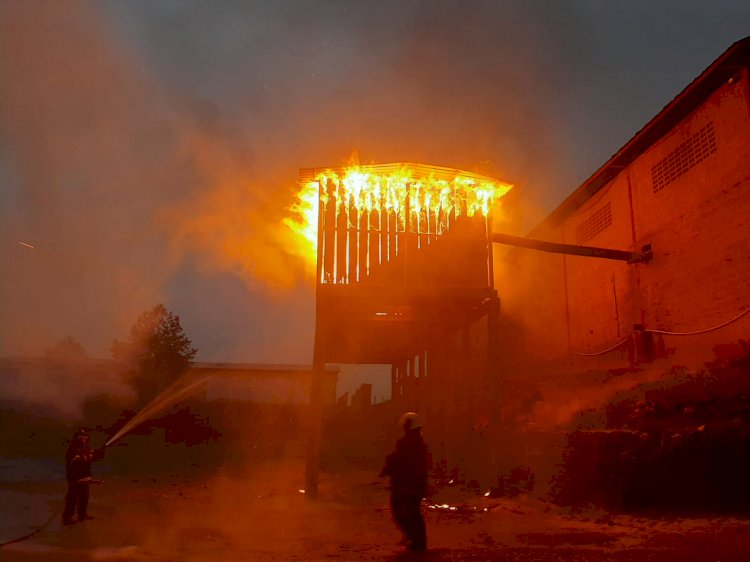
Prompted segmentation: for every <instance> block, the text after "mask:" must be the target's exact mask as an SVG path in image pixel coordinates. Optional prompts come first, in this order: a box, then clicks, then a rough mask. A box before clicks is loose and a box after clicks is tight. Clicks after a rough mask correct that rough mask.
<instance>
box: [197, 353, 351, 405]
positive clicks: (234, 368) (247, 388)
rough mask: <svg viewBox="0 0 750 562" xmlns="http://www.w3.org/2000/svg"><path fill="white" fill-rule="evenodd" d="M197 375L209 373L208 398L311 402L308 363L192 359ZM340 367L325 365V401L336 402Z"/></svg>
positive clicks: (287, 402)
mask: <svg viewBox="0 0 750 562" xmlns="http://www.w3.org/2000/svg"><path fill="white" fill-rule="evenodd" d="M190 371H191V373H192V374H194V375H196V376H207V375H210V378H209V379H208V381H207V383H206V391H205V398H206V400H208V401H217V400H238V401H243V402H255V403H260V404H309V403H310V381H311V376H312V368H311V367H310V366H309V365H264V364H255V363H202V362H197V363H193V365H192V366H191V368H190ZM338 374H339V369H338V367H335V366H329V367H328V368H326V371H325V376H324V381H323V404H325V405H333V404H335V402H336V384H337V383H338Z"/></svg>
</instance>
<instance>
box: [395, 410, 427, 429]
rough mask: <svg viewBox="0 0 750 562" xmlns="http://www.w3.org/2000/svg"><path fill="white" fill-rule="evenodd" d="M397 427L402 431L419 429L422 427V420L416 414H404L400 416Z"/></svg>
mask: <svg viewBox="0 0 750 562" xmlns="http://www.w3.org/2000/svg"><path fill="white" fill-rule="evenodd" d="M399 425H400V426H401V427H403V428H404V429H419V428H420V427H422V418H420V417H419V414H418V413H416V412H406V413H405V414H404V415H403V416H401V421H400V422H399Z"/></svg>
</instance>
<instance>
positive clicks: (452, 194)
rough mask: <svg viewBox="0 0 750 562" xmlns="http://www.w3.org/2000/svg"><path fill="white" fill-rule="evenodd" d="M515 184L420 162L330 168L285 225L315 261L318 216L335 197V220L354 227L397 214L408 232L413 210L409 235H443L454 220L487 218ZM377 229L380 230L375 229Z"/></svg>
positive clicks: (305, 190)
mask: <svg viewBox="0 0 750 562" xmlns="http://www.w3.org/2000/svg"><path fill="white" fill-rule="evenodd" d="M512 187H513V186H512V184H509V183H505V182H500V181H497V180H493V179H491V178H487V177H484V176H479V175H477V174H471V173H468V172H460V171H458V170H451V169H447V168H437V167H434V166H425V165H420V164H388V165H372V166H367V165H353V166H349V167H347V168H343V169H339V170H332V169H326V170H324V171H322V172H319V173H316V174H315V175H314V177H313V179H309V180H307V181H304V182H303V183H302V184H301V185H300V189H299V191H298V193H297V200H296V201H295V202H294V203H293V204H292V205H291V206H290V207H289V208H288V211H289V212H290V213H291V217H289V218H286V219H284V221H283V222H284V224H285V225H286V226H287V227H288V228H290V229H291V230H292V231H293V232H294V233H295V234H296V235H298V236H299V239H300V241H301V246H302V253H303V254H304V256H305V257H306V258H307V259H308V260H309V261H310V262H311V263H315V260H316V257H317V236H318V234H317V230H318V215H319V209H320V205H321V204H322V214H325V213H326V211H327V209H328V204H329V202H330V201H331V198H333V201H334V203H335V205H336V216H337V217H338V216H340V215H341V214H342V213H344V214H346V216H347V218H348V220H349V221H350V223H353V222H354V220H355V219H358V218H359V217H360V216H361V215H362V213H364V212H368V213H371V212H373V211H375V212H378V213H382V212H383V211H385V213H386V214H389V215H390V214H395V215H396V220H397V224H398V226H399V229H401V230H402V231H403V230H404V229H405V225H406V224H407V223H406V214H407V209H408V214H409V218H410V220H409V225H410V232H412V233H415V234H427V233H430V234H436V235H440V234H443V232H445V231H446V230H447V229H448V226H449V222H450V220H451V217H460V216H464V215H465V216H469V217H472V216H475V215H478V214H481V215H483V216H488V215H489V213H490V212H491V211H492V209H493V207H494V206H495V204H496V203H497V201H498V200H499V199H500V198H501V197H503V196H504V195H505V194H506V193H508V191H510V189H511V188H512ZM373 228H375V227H373Z"/></svg>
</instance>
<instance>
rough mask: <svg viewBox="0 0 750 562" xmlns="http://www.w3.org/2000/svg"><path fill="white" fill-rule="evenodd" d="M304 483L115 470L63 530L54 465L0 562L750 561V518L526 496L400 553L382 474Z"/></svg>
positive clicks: (450, 515)
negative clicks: (310, 490) (312, 485)
mask: <svg viewBox="0 0 750 562" xmlns="http://www.w3.org/2000/svg"><path fill="white" fill-rule="evenodd" d="M29 462H30V463H31V464H32V465H34V466H36V465H38V464H39V461H29ZM3 465H4V466H3V468H4V469H8V466H6V463H3ZM37 468H38V467H37ZM42 468H43V467H42ZM303 474H304V470H303V467H302V465H301V463H299V462H285V463H284V464H283V465H280V464H275V465H266V466H265V467H262V468H255V469H253V470H247V469H245V470H240V469H237V468H235V469H231V470H229V469H220V470H218V471H215V472H214V471H211V473H210V474H209V473H208V472H207V471H205V470H203V469H201V468H200V467H198V466H195V465H193V466H189V467H185V468H184V469H183V470H177V471H173V472H171V473H168V474H167V473H164V474H161V475H159V476H155V477H152V476H145V477H143V476H135V475H133V474H130V475H127V476H124V475H122V474H116V473H114V472H113V473H111V474H104V475H103V476H104V478H106V482H105V483H104V484H102V485H99V486H96V487H95V488H94V489H93V490H92V499H91V504H90V512H91V513H92V514H93V515H95V516H96V518H95V519H94V520H92V521H87V522H85V523H78V524H76V525H73V526H70V527H62V526H61V524H60V521H59V513H60V510H61V508H62V498H63V494H64V484H63V483H62V482H61V480H60V479H57V478H52V476H54V475H55V469H54V467H53V468H51V469H49V470H46V471H45V470H43V469H42V470H38V469H37V470H32V471H30V472H29V471H27V474H26V477H22V478H3V479H2V483H1V484H0V500H1V501H2V506H1V507H0V515H1V516H2V523H1V524H0V542H6V541H9V540H12V539H14V538H17V537H21V536H23V535H26V534H28V533H31V532H33V531H35V530H36V529H38V528H39V527H40V526H43V525H45V523H47V525H46V526H45V527H44V528H43V529H42V530H40V531H38V532H36V533H35V534H33V536H31V537H29V538H27V539H25V540H23V541H20V542H15V543H13V544H8V545H6V546H3V547H2V549H0V559H2V560H3V561H7V562H11V561H34V560H40V561H42V560H43V561H53V560H54V561H66V560H76V561H80V560H119V561H129V560H132V561H141V560H143V561H160V562H162V561H172V560H175V561H177V560H185V561H196V562H198V561H211V560H261V561H271V560H290V561H294V560H310V561H322V560H340V561H347V560H391V561H409V560H426V561H448V560H472V561H505V560H508V561H547V560H550V561H551V560H569V561H578V560H581V561H583V560H586V561H605V560H613V561H630V560H633V561H656V560H658V561H667V560H669V561H673V560H679V561H681V562H690V561H695V562H699V561H700V562H703V561H721V562H729V561H748V560H750V520H746V519H736V518H728V517H716V518H713V517H706V516H705V515H704V516H699V517H676V516H673V517H658V518H657V517H645V516H644V517H634V516H631V515H618V514H608V513H605V512H603V511H597V510H594V509H592V510H588V511H585V510H583V511H582V510H578V511H571V510H570V509H565V508H561V507H559V506H555V505H553V504H549V503H546V502H543V501H540V500H537V499H533V498H529V497H524V496H522V497H518V498H515V499H491V498H484V497H482V496H473V495H472V496H468V495H467V494H466V493H465V492H462V491H460V490H458V489H454V488H447V489H444V490H441V491H440V492H438V493H436V494H435V495H434V496H433V497H431V498H430V499H429V501H428V502H426V504H425V508H424V511H425V515H426V519H427V528H428V540H429V550H428V551H427V552H426V553H410V552H407V551H404V550H403V548H402V547H399V546H398V545H397V542H398V540H399V538H400V535H399V533H398V532H397V531H396V529H395V527H394V525H393V524H392V522H391V519H390V512H389V509H388V492H387V490H386V488H385V484H384V482H382V481H379V480H378V479H377V478H375V477H374V475H373V474H372V473H371V472H363V471H360V472H354V471H352V472H344V473H340V474H326V473H323V474H322V476H321V486H320V497H319V499H318V500H317V501H315V502H313V501H310V500H309V498H307V497H306V494H305V493H303V490H302V487H303V484H302V482H303ZM100 475H101V474H100ZM3 476H7V470H3Z"/></svg>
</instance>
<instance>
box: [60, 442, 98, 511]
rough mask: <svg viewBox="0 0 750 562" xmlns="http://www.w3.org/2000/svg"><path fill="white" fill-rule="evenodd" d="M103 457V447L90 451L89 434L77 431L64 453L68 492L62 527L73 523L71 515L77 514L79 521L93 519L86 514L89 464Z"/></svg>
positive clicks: (89, 476)
mask: <svg viewBox="0 0 750 562" xmlns="http://www.w3.org/2000/svg"><path fill="white" fill-rule="evenodd" d="M103 457H104V447H102V448H101V449H97V450H92V449H91V448H90V447H89V434H88V431H86V430H84V429H79V430H78V431H76V432H75V434H74V435H73V440H72V441H71V443H70V445H69V446H68V450H67V451H66V453H65V477H66V479H67V481H68V491H67V493H66V494H65V509H64V511H63V515H62V520H63V524H64V525H71V524H72V523H73V514H74V513H77V514H78V520H79V521H85V520H86V519H93V517H91V516H90V515H89V514H88V512H87V509H88V505H89V486H90V485H91V463H92V462H94V461H98V460H101V459H102V458H103Z"/></svg>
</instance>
